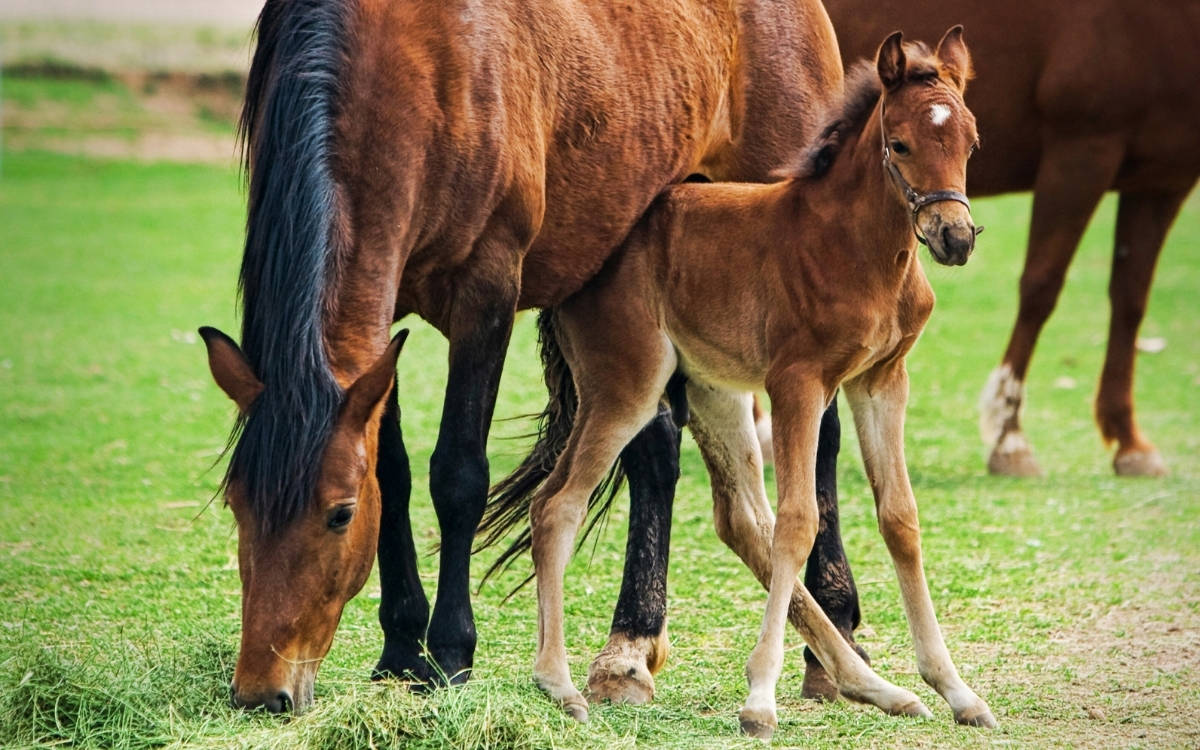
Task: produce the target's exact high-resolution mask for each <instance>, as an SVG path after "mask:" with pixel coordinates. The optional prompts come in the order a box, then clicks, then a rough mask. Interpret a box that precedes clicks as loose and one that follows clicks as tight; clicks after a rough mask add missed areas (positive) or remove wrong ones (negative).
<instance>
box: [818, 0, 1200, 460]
mask: <svg viewBox="0 0 1200 750" xmlns="http://www.w3.org/2000/svg"><path fill="white" fill-rule="evenodd" d="M825 5H826V7H827V8H828V10H829V14H830V16H831V17H832V19H833V22H834V28H835V29H837V33H838V40H839V43H840V45H841V50H842V54H843V55H844V56H845V59H847V60H852V59H855V58H856V57H857V56H859V55H862V54H865V53H867V52H868V51H869V50H870V47H871V45H872V44H873V43H874V41H875V40H876V39H878V38H879V35H880V34H883V33H886V32H887V30H888V29H893V28H903V29H904V30H905V31H906V32H909V33H914V34H927V33H930V32H933V31H935V30H936V29H938V28H944V27H945V25H946V24H947V23H959V22H962V23H964V24H966V25H967V26H968V27H969V28H970V29H971V33H972V41H971V45H972V47H973V48H974V49H975V51H976V52H977V53H978V56H979V59H980V60H981V62H980V65H979V78H978V83H977V84H976V85H974V86H972V87H971V92H970V94H968V96H967V103H968V104H969V105H970V107H971V109H972V110H973V111H974V112H975V113H976V115H977V116H978V118H979V122H980V123H981V124H982V126H983V129H984V131H985V132H986V134H987V139H986V143H985V146H986V148H984V149H983V150H982V151H981V152H980V155H979V158H977V159H974V160H972V162H971V168H970V185H971V194H972V195H994V194H997V193H1007V192H1012V191H1017V190H1029V189H1032V190H1033V222H1032V225H1031V227H1030V231H1029V244H1028V247H1027V249H1026V255H1025V269H1024V272H1023V273H1022V275H1021V285H1020V308H1019V311H1018V313H1017V321H1016V325H1015V327H1014V328H1013V332H1012V336H1011V337H1010V339H1009V342H1008V348H1007V349H1006V350H1005V352H1004V358H1003V360H1002V361H1001V364H1000V367H999V368H997V369H996V371H995V372H993V373H992V376H991V377H990V378H989V380H988V383H987V386H986V387H985V389H984V391H983V396H982V399H981V418H980V427H981V431H982V433H983V437H984V440H985V441H986V443H987V444H988V446H989V447H990V449H991V455H990V458H989V459H988V469H989V470H990V471H991V472H993V473H996V474H1010V475H1018V476H1024V475H1036V474H1040V473H1041V468H1040V467H1039V465H1038V463H1037V461H1036V460H1035V459H1034V456H1033V453H1032V450H1031V448H1030V444H1029V441H1028V440H1027V439H1026V437H1025V435H1024V433H1023V432H1022V431H1021V424H1020V414H1021V410H1022V406H1023V404H1024V400H1025V386H1024V381H1025V375H1026V372H1027V371H1028V368H1029V360H1030V357H1031V356H1032V354H1033V348H1034V345H1035V344H1036V343H1037V337H1038V333H1039V332H1040V331H1041V329H1042V326H1043V324H1044V323H1045V322H1046V319H1047V318H1048V317H1049V316H1050V313H1051V311H1052V310H1053V309H1054V305H1055V302H1056V300H1057V298H1058V293H1059V291H1060V290H1061V289H1062V285H1063V279H1064V278H1065V276H1066V272H1067V267H1068V265H1070V262H1071V258H1072V256H1073V255H1074V253H1075V248H1076V246H1077V245H1078V243H1079V238H1080V236H1081V235H1082V233H1083V230H1084V228H1085V227H1086V226H1087V223H1088V220H1089V219H1090V217H1091V215H1092V212H1093V211H1094V210H1095V208H1096V204H1097V203H1098V202H1099V200H1100V197H1101V196H1102V195H1103V194H1104V192H1105V191H1106V190H1116V191H1119V193H1120V202H1119V206H1118V209H1117V230H1116V242H1115V248H1114V252H1113V261H1112V276H1111V280H1110V282H1109V298H1110V300H1111V304H1112V319H1111V322H1110V324H1109V333H1108V352H1107V355H1106V357H1105V361H1104V369H1103V372H1102V373H1101V375H1100V388H1099V391H1098V393H1097V396H1096V411H1095V413H1096V421H1097V422H1098V424H1099V426H1100V433H1101V435H1102V436H1103V437H1104V440H1105V442H1111V441H1114V440H1115V441H1116V443H1117V450H1116V455H1115V458H1114V460H1113V466H1114V468H1115V469H1116V472H1117V473H1118V474H1130V475H1138V474H1141V475H1151V476H1156V475H1161V474H1163V473H1165V472H1166V466H1165V464H1164V463H1163V460H1162V458H1161V457H1160V456H1159V453H1158V451H1157V450H1156V449H1155V447H1154V445H1153V444H1152V443H1151V442H1150V441H1149V440H1148V439H1147V438H1146V437H1145V436H1144V435H1143V434H1142V432H1141V430H1140V429H1139V428H1138V425H1137V422H1136V421H1135V420H1134V413H1133V369H1134V354H1135V341H1136V338H1137V331H1138V327H1139V326H1140V325H1141V322H1142V317H1143V315H1144V313H1145V310H1146V300H1147V297H1148V294H1149V290H1150V281H1151V278H1152V277H1153V275H1154V266H1155V264H1156V262H1157V260H1158V255H1159V251H1160V250H1161V248H1162V244H1163V239H1164V238H1165V236H1166V234H1167V230H1168V228H1169V227H1170V226H1171V222H1172V221H1174V219H1175V216H1176V214H1177V213H1178V211H1179V207H1180V205H1181V204H1182V202H1183V200H1184V199H1185V198H1186V196H1187V194H1188V192H1189V191H1191V189H1192V187H1193V186H1194V185H1195V183H1196V179H1197V176H1200V136H1197V133H1200V89H1197V86H1196V82H1197V81H1200V55H1197V54H1196V51H1195V46H1196V38H1197V37H1198V36H1200V4H1197V3H1195V2H1193V1H1192V0H1166V1H1165V2H1144V1H1143V0H1098V1H1097V0H1062V1H1061V2H1038V1H1036V0H1016V2H989V0H960V2H954V3H947V2H943V1H942V0H913V1H912V2H904V3H887V4H886V5H885V6H884V7H885V8H886V11H881V6H880V4H879V3H877V2H871V1H870V0H828V2H826V3H825Z"/></svg>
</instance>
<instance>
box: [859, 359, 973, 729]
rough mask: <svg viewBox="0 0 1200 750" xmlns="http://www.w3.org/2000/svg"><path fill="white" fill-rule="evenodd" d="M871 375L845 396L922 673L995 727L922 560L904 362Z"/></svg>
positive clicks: (958, 715)
mask: <svg viewBox="0 0 1200 750" xmlns="http://www.w3.org/2000/svg"><path fill="white" fill-rule="evenodd" d="M885 368H886V369H884V370H880V371H872V372H869V373H867V375H865V376H863V377H862V378H859V379H857V380H855V381H851V382H849V383H846V386H845V390H846V398H847V400H848V401H849V402H850V408H851V409H852V410H853V412H854V424H855V427H856V429H857V430H858V439H859V443H860V446H861V449H862V457H863V464H864V465H865V467H866V471H867V478H868V479H869V480H870V482H871V490H872V491H873V492H874V494H875V508H876V514H877V516H878V520H879V531H880V533H881V534H882V535H883V539H884V542H885V543H886V544H887V548H888V552H889V553H890V554H891V557H892V564H893V565H894V567H895V569H896V577H897V578H898V579H899V581H900V593H901V595H902V597H903V600H904V613H905V615H906V616H907V618H908V627H909V631H910V632H911V633H912V638H913V642H914V644H915V646H916V651H917V670H918V671H919V672H920V673H921V677H922V678H923V679H924V680H925V682H927V683H928V684H929V685H930V687H932V688H933V689H934V690H936V691H937V692H938V693H939V694H940V695H941V696H942V697H943V698H945V699H946V702H947V703H949V704H950V708H951V709H953V710H954V720H955V721H957V722H958V723H960V724H969V725H972V726H980V727H994V726H996V719H995V717H994V716H992V712H991V710H990V709H989V708H988V705H987V704H986V703H984V702H983V700H982V699H981V698H980V697H979V696H978V695H976V694H975V692H974V691H972V690H971V688H969V687H967V685H966V683H965V682H963V680H962V678H961V677H959V675H958V670H957V669H955V667H954V662H953V661H951V660H950V652H949V651H947V649H946V643H945V641H944V640H943V639H942V631H941V629H940V628H939V627H938V622H937V616H936V615H935V614H934V611H933V600H932V598H931V597H930V595H929V586H928V584H927V583H926V581H925V570H924V566H923V564H922V560H921V528H920V523H919V521H918V519H917V502H916V500H915V499H914V497H913V492H912V485H911V484H910V483H909V479H908V468H907V466H906V465H905V462H904V409H905V406H906V404H907V402H908V373H907V372H906V371H905V369H904V364H903V362H902V361H901V362H896V363H890V364H888V365H886V366H885Z"/></svg>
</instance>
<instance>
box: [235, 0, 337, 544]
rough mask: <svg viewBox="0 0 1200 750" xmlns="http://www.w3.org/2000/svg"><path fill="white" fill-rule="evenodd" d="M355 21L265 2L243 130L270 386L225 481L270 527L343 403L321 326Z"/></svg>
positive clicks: (238, 440) (245, 310)
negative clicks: (339, 121) (338, 129)
mask: <svg viewBox="0 0 1200 750" xmlns="http://www.w3.org/2000/svg"><path fill="white" fill-rule="evenodd" d="M352 15H353V4H352V0H332V1H329V0H268V2H267V3H266V4H265V5H264V6H263V10H262V13H261V14H260V16H259V19H258V24H257V26H256V31H257V44H256V46H255V51H254V59H253V61H252V63H251V66H250V74H249V77H248V79H247V84H246V101H245V106H244V107H243V109H242V116H241V121H240V125H239V137H240V139H241V143H242V149H243V158H244V166H245V170H246V172H247V173H248V175H249V192H248V200H247V204H248V205H247V209H248V210H247V219H246V244H245V251H244V254H243V256H242V267H241V273H240V276H239V282H238V287H239V292H240V297H241V302H242V349H243V351H244V352H245V354H246V357H247V359H248V360H249V362H250V365H251V367H253V369H254V371H255V374H256V375H257V376H258V378H259V380H261V381H262V382H264V383H266V384H267V388H266V389H265V390H264V391H263V393H262V395H260V396H259V398H258V399H257V401H256V402H255V403H254V404H253V406H252V407H251V408H250V410H249V411H248V413H247V414H245V415H242V416H241V417H240V418H239V419H238V422H237V424H236V425H235V427H234V431H233V434H232V435H231V437H230V443H231V445H234V449H233V455H232V458H231V460H230V463H229V468H228V470H227V473H226V476H225V481H226V482H228V481H229V480H230V479H231V478H232V477H236V478H237V479H238V480H239V481H240V482H242V483H243V484H244V486H245V491H246V493H247V499H248V502H249V503H250V504H251V507H253V508H254V509H255V511H256V513H255V515H256V516H257V517H258V518H259V519H260V520H261V522H262V524H263V529H264V531H269V530H270V529H271V528H278V527H279V526H281V525H282V524H284V523H286V522H287V521H289V520H290V519H291V518H292V517H294V516H295V515H296V514H297V513H298V512H299V510H300V509H301V508H303V507H304V506H305V505H306V504H307V503H308V502H309V499H310V498H311V497H312V495H313V487H314V486H315V484H316V480H317V470H318V467H319V466H320V458H321V455H322V452H323V451H324V448H325V444H326V442H327V441H328V436H329V434H330V431H331V429H332V425H333V421H334V418H335V416H336V412H337V408H338V406H339V404H340V402H341V398H342V390H341V388H340V387H339V386H338V383H337V381H336V380H335V379H334V377H333V373H332V372H331V370H330V367H329V360H328V357H327V354H326V351H325V341H324V333H323V327H322V320H323V318H324V314H325V312H326V310H327V308H328V306H329V304H330V302H331V300H330V297H329V294H330V292H329V290H330V288H331V286H332V281H333V279H334V277H335V276H336V267H337V259H338V257H339V249H340V248H342V247H344V246H345V244H346V242H347V239H346V237H345V236H344V231H343V229H342V228H343V227H344V226H345V222H343V221H342V220H341V218H340V217H341V216H342V215H343V213H344V208H343V206H342V199H341V189H340V186H339V185H338V184H337V182H336V180H335V177H334V174H333V170H332V166H331V162H332V154H333V152H334V143H333V141H334V137H335V126H334V123H335V119H336V116H337V107H338V104H339V101H340V99H341V96H342V93H343V91H342V83H341V81H342V80H343V79H344V75H343V73H344V67H345V65H346V60H347V59H348V50H347V47H348V38H349V36H350V31H349V27H350V24H351V19H352Z"/></svg>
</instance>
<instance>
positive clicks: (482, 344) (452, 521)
mask: <svg viewBox="0 0 1200 750" xmlns="http://www.w3.org/2000/svg"><path fill="white" fill-rule="evenodd" d="M514 298H515V294H514ZM513 309H514V308H513V306H512V305H511V304H508V305H505V304H502V303H496V304H494V306H492V307H491V308H490V309H488V310H484V311H479V315H478V316H476V317H475V318H474V319H473V323H474V325H472V326H470V327H469V330H468V331H467V332H466V334H465V335H464V336H463V337H462V338H460V339H453V338H452V339H451V342H450V374H449V378H448V380H447V383H446V399H445V403H444V405H443V407H442V423H441V427H440V430H439V433H438V442H437V447H436V448H434V451H433V456H432V458H431V459H430V462H429V480H430V487H429V489H430V494H431V495H432V496H433V505H434V509H435V510H436V511H437V517H438V526H439V527H440V529H441V533H442V549H441V566H440V569H439V571H438V590H437V599H436V602H435V604H434V607H433V617H432V618H431V619H430V621H429V631H428V636H427V645H428V648H429V653H430V655H431V656H432V658H433V660H434V662H435V665H432V666H434V668H435V670H436V671H437V672H438V673H439V676H441V677H444V678H445V679H446V680H447V681H449V682H450V683H452V684H457V683H460V682H464V681H466V680H467V678H468V677H469V676H470V672H471V666H472V664H473V662H474V658H475V643H476V632H475V618H474V614H473V612H472V610H471V588H470V562H471V546H472V542H473V540H474V538H475V531H476V529H477V528H478V526H479V519H480V517H481V516H482V515H483V508H484V504H485V502H486V501H487V491H488V460H487V454H486V452H485V449H486V446H487V434H488V429H489V427H490V426H491V421H492V411H493V409H494V407H495V404H496V391H497V390H498V389H499V386H500V372H501V370H502V369H503V366H504V354H505V350H506V349H507V348H508V339H509V334H510V332H511V331H512V321H513V314H514V313H513Z"/></svg>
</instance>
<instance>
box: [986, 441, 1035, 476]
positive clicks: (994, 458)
mask: <svg viewBox="0 0 1200 750" xmlns="http://www.w3.org/2000/svg"><path fill="white" fill-rule="evenodd" d="M988 473H989V474H992V475H994V476H1001V477H1040V476H1043V475H1044V472H1043V471H1042V467H1041V466H1039V465H1038V462H1037V459H1036V458H1034V457H1033V449H1032V448H1030V447H1029V443H1028V442H1027V441H1026V440H1025V436H1024V435H1022V434H1020V433H1013V432H1010V433H1008V434H1007V435H1004V436H1003V437H1001V438H1000V441H999V442H998V443H997V444H996V447H995V448H993V449H992V455H990V456H988Z"/></svg>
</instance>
